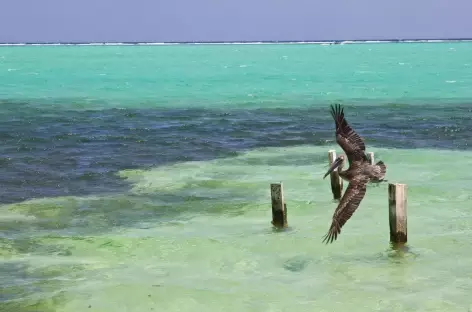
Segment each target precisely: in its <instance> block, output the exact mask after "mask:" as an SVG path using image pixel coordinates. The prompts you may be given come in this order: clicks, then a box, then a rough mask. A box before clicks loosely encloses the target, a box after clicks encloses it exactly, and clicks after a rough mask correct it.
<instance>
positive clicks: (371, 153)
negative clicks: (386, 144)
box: [367, 152, 375, 165]
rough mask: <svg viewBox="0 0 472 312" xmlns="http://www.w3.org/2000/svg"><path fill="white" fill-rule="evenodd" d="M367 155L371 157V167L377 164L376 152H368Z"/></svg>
mask: <svg viewBox="0 0 472 312" xmlns="http://www.w3.org/2000/svg"><path fill="white" fill-rule="evenodd" d="M367 154H369V157H370V164H371V165H373V164H375V160H374V152H368V153H367Z"/></svg>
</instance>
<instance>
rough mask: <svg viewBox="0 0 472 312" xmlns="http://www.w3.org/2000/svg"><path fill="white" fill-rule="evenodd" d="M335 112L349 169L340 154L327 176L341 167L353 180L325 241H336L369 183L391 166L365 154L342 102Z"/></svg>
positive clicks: (341, 173)
mask: <svg viewBox="0 0 472 312" xmlns="http://www.w3.org/2000/svg"><path fill="white" fill-rule="evenodd" d="M331 115H332V116H333V119H334V122H335V125H336V142H337V143H338V144H339V146H341V148H342V149H343V150H344V153H345V154H346V155H347V159H348V161H349V168H347V169H346V170H342V168H343V166H344V163H345V160H346V157H345V155H340V156H339V157H337V158H336V160H335V161H334V162H333V163H332V165H331V167H330V168H329V169H328V171H327V172H326V174H325V175H324V177H323V179H324V178H326V176H328V175H329V174H330V173H331V172H332V171H333V170H335V169H336V168H338V173H339V176H340V177H341V178H342V179H343V180H345V181H348V182H349V185H348V187H347V189H346V192H345V193H344V195H343V197H342V198H341V200H340V202H339V204H338V207H337V208H336V210H335V211H334V214H333V219H332V222H331V226H330V228H329V231H328V233H327V234H326V235H325V236H324V238H323V242H326V244H328V243H332V242H333V241H335V240H336V239H337V237H338V235H339V234H340V233H341V228H342V227H343V225H344V224H345V223H346V222H347V220H349V218H351V216H352V214H353V213H354V211H356V209H357V208H358V207H359V204H360V203H361V201H362V199H363V198H364V196H365V193H366V188H367V184H368V183H369V182H373V183H380V182H384V181H386V180H384V177H385V174H386V172H387V166H386V165H385V164H384V163H383V162H382V161H378V162H377V163H376V164H374V165H371V164H370V160H369V158H368V157H367V155H366V153H365V144H364V141H363V140H362V138H361V137H360V136H359V135H358V134H357V133H356V132H355V131H354V130H353V129H352V128H351V126H350V125H349V124H348V122H347V121H346V119H345V118H344V108H343V107H341V105H340V104H336V105H334V106H333V105H331Z"/></svg>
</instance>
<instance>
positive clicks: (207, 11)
mask: <svg viewBox="0 0 472 312" xmlns="http://www.w3.org/2000/svg"><path fill="white" fill-rule="evenodd" d="M1 2H2V6H1V10H0V42H38V41H39V42H46V41H47V42H64V41H86V42H91V41H100V42H104V41H107V42H116V41H119V42H123V41H154V42H162V41H234V40H255V41H257V40H330V39H370V38H372V39H378V38H418V37H421V38H446V37H447V38H450V37H456V38H457V37H472V18H470V14H471V12H472V0H324V1H321V0H232V1H229V0H1Z"/></svg>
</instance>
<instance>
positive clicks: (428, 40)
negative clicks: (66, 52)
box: [0, 38, 472, 46]
mask: <svg viewBox="0 0 472 312" xmlns="http://www.w3.org/2000/svg"><path fill="white" fill-rule="evenodd" d="M466 41H472V38H435V39H431V38H416V39H398V38H395V39H346V40H343V39H335V40H242V41H239V40H231V41H219V40H208V41H162V42H158V41H155V42H154V41H123V42H120V41H109V42H105V41H103V42H102V41H90V42H87V41H62V42H61V41H36V42H34V41H32V42H28V41H26V42H0V45H1V46H13V45H16V46H18V45H153V44H154V45H172V44H175V45H177V44H182V45H185V44H284V43H285V44H287V43H291V44H323V43H330V44H341V43H342V44H346V43H347V44H353V43H414V42H425V43H433V42H466Z"/></svg>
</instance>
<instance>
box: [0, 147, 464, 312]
mask: <svg viewBox="0 0 472 312" xmlns="http://www.w3.org/2000/svg"><path fill="white" fill-rule="evenodd" d="M330 148H335V149H336V150H337V151H338V152H339V151H340V149H339V147H337V146H331V147H326V146H325V147H314V146H298V147H290V148H264V149H256V150H251V151H248V152H247V153H243V154H241V155H240V156H237V157H233V158H223V159H216V160H211V161H201V162H184V163H177V164H174V165H168V166H162V167H157V168H153V169H151V170H125V171H121V172H120V173H119V175H120V176H121V177H123V178H125V179H127V180H128V181H130V182H131V183H132V187H131V189H130V190H129V191H128V192H126V193H123V194H102V195H94V196H89V197H59V198H45V199H36V200H30V201H26V202H22V203H17V204H11V205H4V206H3V207H0V210H1V211H2V213H1V215H0V230H1V231H0V233H4V234H0V255H2V259H3V260H1V261H2V262H1V263H0V277H1V278H2V280H3V281H6V283H2V285H3V289H1V291H0V293H1V295H0V298H1V300H2V301H1V303H0V310H2V311H12V312H13V311H18V312H21V311H61V312H66V311H74V312H75V311H97V312H98V311H100V312H107V311H110V312H112V311H133V312H134V311H136V312H137V311H169V312H170V311H197V310H199V309H203V310H205V311H222V310H225V311H258V312H260V311H309V310H310V311H320V312H321V311H353V312H354V311H359V312H365V311H389V312H390V311H441V312H444V311H468V309H472V299H471V298H470V294H471V293H472V279H471V277H472V273H470V270H469V268H470V267H471V265H472V252H471V251H470V248H469V244H470V238H471V234H472V232H471V225H472V217H471V214H470V210H471V209H472V206H471V205H470V200H471V195H470V189H472V173H471V172H470V171H469V170H467V167H468V166H469V165H471V164H472V157H471V156H472V153H470V152H458V151H443V150H426V149H424V150H420V149H417V150H407V149H395V150H393V149H380V148H379V149H377V148H373V149H371V150H370V151H373V152H374V153H375V159H376V160H380V159H382V160H383V161H384V162H385V163H386V164H387V166H388V172H387V178H388V179H389V182H393V183H396V182H398V183H406V184H407V185H408V234H409V247H410V250H409V252H406V253H404V252H394V251H392V250H390V248H389V243H388V239H389V229H388V198H387V185H386V184H383V185H381V186H378V187H375V186H370V187H369V188H368V191H367V195H366V197H365V199H364V200H363V201H362V203H361V206H360V208H359V209H358V210H357V211H356V213H355V214H354V216H353V217H352V218H351V220H349V221H348V223H347V224H346V225H345V227H344V228H343V231H342V233H341V236H340V237H339V238H338V241H336V242H335V243H334V244H332V245H324V244H322V242H321V239H322V236H323V235H324V234H325V233H326V231H327V230H328V227H329V224H330V221H331V216H332V213H333V211H334V209H335V207H336V203H335V202H333V200H332V195H331V191H330V186H329V179H325V180H323V179H322V176H323V174H324V172H325V171H326V169H327V152H328V150H329V149H330ZM279 181H282V182H283V186H284V191H285V197H286V201H287V206H288V222H289V225H290V228H289V229H288V230H287V231H283V232H277V231H274V230H273V229H272V228H271V224H270V220H271V210H270V190H269V184H270V183H272V182H279ZM345 187H346V186H345Z"/></svg>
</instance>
